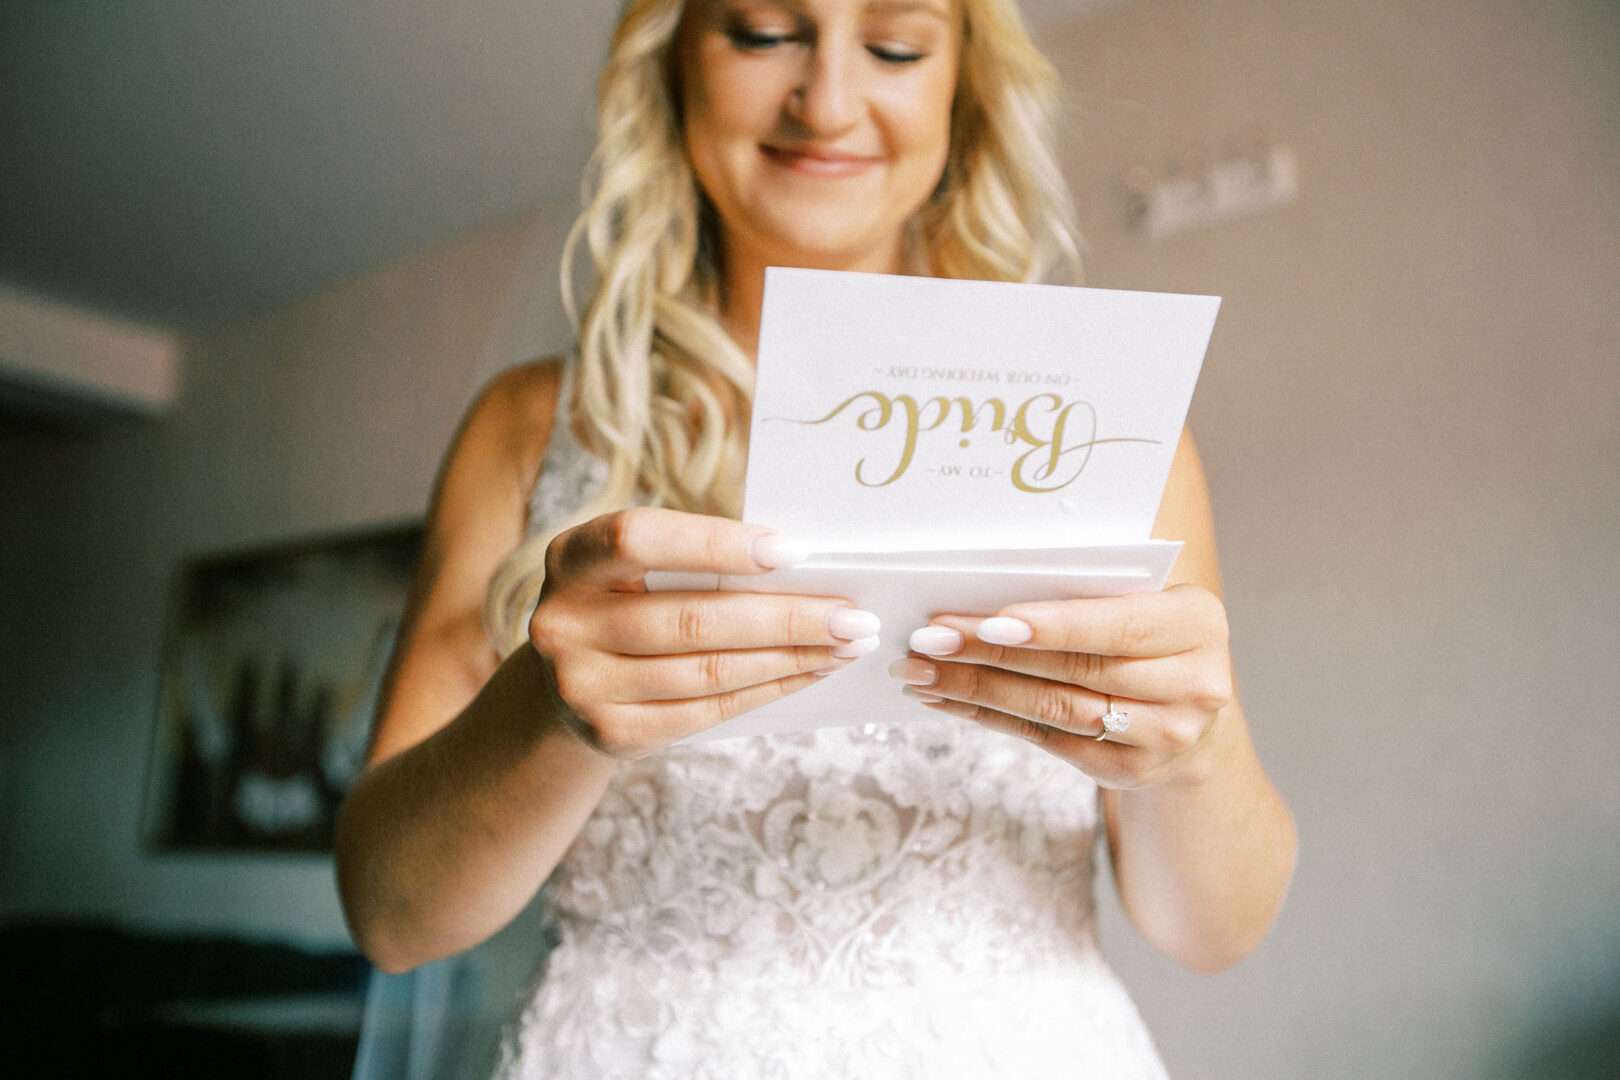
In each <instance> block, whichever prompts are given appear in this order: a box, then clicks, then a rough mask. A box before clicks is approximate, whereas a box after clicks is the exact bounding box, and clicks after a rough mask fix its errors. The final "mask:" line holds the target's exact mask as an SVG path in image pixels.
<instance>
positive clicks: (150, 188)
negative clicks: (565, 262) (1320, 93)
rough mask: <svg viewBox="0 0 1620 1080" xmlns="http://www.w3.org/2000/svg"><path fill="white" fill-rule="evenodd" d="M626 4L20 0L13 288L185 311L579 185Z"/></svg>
mask: <svg viewBox="0 0 1620 1080" xmlns="http://www.w3.org/2000/svg"><path fill="white" fill-rule="evenodd" d="M1113 2H1117V0H1022V6H1023V8H1024V10H1025V12H1026V14H1027V16H1028V17H1029V19H1030V21H1031V23H1032V24H1033V25H1035V26H1036V27H1037V28H1050V27H1052V26H1055V25H1057V24H1059V23H1062V22H1065V21H1067V20H1070V19H1074V18H1078V17H1082V16H1084V15H1086V14H1090V13H1092V12H1094V11H1096V10H1099V9H1101V8H1103V7H1107V6H1111V3H1113ZM618 6H619V5H618V3H617V2H616V0H550V2H542V0H475V2H471V3H463V4H454V5H452V4H446V3H430V2H427V0H392V2H390V3H386V4H384V3H380V2H375V0H366V2H361V0H276V2H269V0H261V2H255V3H236V2H229V3H225V2H218V0H126V2H107V3H92V2H89V0H84V2H77V3H62V2H56V0H13V2H11V3H6V4H3V5H0V284H9V285H13V286H16V287H19V288H22V289H25V290H29V291H33V292H36V293H40V294H44V295H48V296H51V297H54V298H56V299H60V300H66V301H69V302H72V303H77V304H81V305H84V306H86V307H90V308H93V309H96V310H100V311H103V312H107V313H111V314H118V315H123V316H126V317H131V318H135V319H139V320H142V321H145V322H148V323H151V324H154V325H158V326H164V327H171V328H186V327H190V326H196V325H200V324H204V323H207V322H210V321H213V320H215V319H218V318H221V317H224V316H227V315H231V314H234V313H238V312H242V311H246V310H251V309H253V308H256V307H262V306H264V305H266V304H270V303H274V302H275V301H277V300H280V299H283V298H286V297H288V296H291V295H293V294H296V293H298V292H301V291H303V290H305V289H308V288H311V287H313V286H316V285H319V284H321V283H322V282H326V281H330V280H333V279H335V278H339V277H342V276H345V275H348V274H353V273H356V272H359V271H362V270H365V269H369V268H371V267H375V266H379V265H381V264H383V263H386V262H388V261H391V260H393V259H397V258H400V257H403V256H406V255H409V254H411V253H413V252H416V251H420V250H422V249H424V248H427V247H429V246H431V245H433V244H435V243H439V242H441V241H444V240H447V239H450V238H453V237H455V236H458V235H460V234H462V233H465V232H467V231H468V230H470V229H473V228H475V227H477V226H479V225H481V224H484V223H487V222H491V221H494V220H497V219H499V218H502V217H506V216H509V215H512V214H516V213H518V212H520V211H522V210H523V209H524V208H525V207H528V206H531V205H534V204H535V203H537V202H540V201H543V200H551V199H571V198H573V197H574V192H575V191H576V190H577V185H578V180H579V173H580V168H581V166H582V164H583V162H584V158H585V155H586V153H587V152H588V149H589V145H590V131H591V92H592V84H593V81H594V78H595V72H596V68H597V65H598V63H599V62H600V59H601V57H602V55H603V53H604V51H605V47H606V40H607V35H608V32H609V29H610V27H611V24H612V21H613V18H614V16H615V13H616V11H617V9H618Z"/></svg>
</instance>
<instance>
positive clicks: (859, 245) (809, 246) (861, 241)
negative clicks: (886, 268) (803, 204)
mask: <svg viewBox="0 0 1620 1080" xmlns="http://www.w3.org/2000/svg"><path fill="white" fill-rule="evenodd" d="M903 228H904V226H903V225H896V226H894V227H892V228H884V229H880V228H872V227H866V226H864V223H863V226H852V225H851V223H850V222H849V221H848V220H847V218H842V217H840V218H837V219H831V220H829V216H827V215H816V214H804V215H802V216H800V217H798V218H796V219H795V220H793V221H792V222H784V223H781V224H780V227H778V228H775V229H770V230H762V232H764V233H766V234H767V235H768V236H769V238H770V240H769V244H768V249H769V250H770V252H771V258H772V263H773V265H776V266H802V267H805V268H806V269H811V270H839V269H844V268H846V267H866V266H870V265H872V264H874V263H881V262H883V261H884V260H886V259H887V258H888V257H889V256H890V255H891V254H892V253H893V252H895V251H896V250H897V248H898V245H897V239H896V238H897V237H898V236H899V235H900V233H901V231H902V230H903Z"/></svg>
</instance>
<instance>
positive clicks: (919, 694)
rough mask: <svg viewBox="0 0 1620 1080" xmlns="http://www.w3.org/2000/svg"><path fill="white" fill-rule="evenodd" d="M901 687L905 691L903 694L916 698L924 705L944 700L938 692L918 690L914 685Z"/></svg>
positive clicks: (935, 703) (936, 703)
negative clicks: (931, 692) (929, 692)
mask: <svg viewBox="0 0 1620 1080" xmlns="http://www.w3.org/2000/svg"><path fill="white" fill-rule="evenodd" d="M901 689H902V690H904V691H905V695H906V696H907V697H909V698H915V699H916V700H918V701H920V702H922V703H923V704H924V705H938V704H939V703H940V702H942V701H944V700H945V699H944V698H942V697H940V696H939V695H938V694H928V693H924V692H923V691H921V690H918V689H917V688H916V687H915V686H905V687H902V688H901Z"/></svg>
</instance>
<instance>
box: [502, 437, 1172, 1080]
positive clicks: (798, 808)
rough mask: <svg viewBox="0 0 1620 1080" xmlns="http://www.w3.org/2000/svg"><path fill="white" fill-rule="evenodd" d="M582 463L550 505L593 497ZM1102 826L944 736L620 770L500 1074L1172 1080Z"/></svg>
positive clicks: (759, 750) (837, 732)
mask: <svg viewBox="0 0 1620 1080" xmlns="http://www.w3.org/2000/svg"><path fill="white" fill-rule="evenodd" d="M576 453H577V454H578V456H581V457H588V456H589V455H587V454H585V453H584V452H583V451H582V450H578V449H577V443H574V442H573V440H572V439H571V438H570V437H567V436H566V435H565V437H564V439H563V440H561V441H559V442H554V445H553V449H552V452H551V454H550V455H549V456H548V461H547V464H546V467H545V469H544V470H543V472H542V476H541V481H540V487H541V488H547V487H548V485H549V488H550V490H548V491H545V492H542V491H539V490H537V493H536V500H537V504H538V503H539V501H540V500H541V499H542V498H544V499H545V500H547V502H546V507H545V508H546V509H547V510H550V511H553V512H555V510H556V509H557V508H559V507H560V508H561V509H562V510H563V511H564V512H566V511H567V510H571V509H572V508H573V507H574V506H577V505H579V503H578V501H577V500H578V499H581V498H583V497H585V496H586V495H588V493H589V489H588V488H586V487H584V486H583V484H584V483H588V482H590V480H589V477H588V476H587V470H585V469H583V468H581V467H580V466H578V465H577V464H571V463H569V462H567V461H561V462H558V461H556V459H557V458H559V457H564V458H566V457H570V456H573V455H574V454H576ZM554 465H555V466H556V467H555V468H554V467H553V466H554ZM580 477H585V480H584V481H581V480H580V479H579V478H580ZM596 482H598V483H599V482H600V481H599V480H597V481H596ZM575 484H581V486H577V487H575V486H573V485H575ZM565 485H567V486H565ZM568 487H572V490H571V491H570V490H568ZM570 497H571V498H572V499H574V500H576V501H572V502H570V501H569V499H570ZM536 509H537V510H538V509H539V506H538V505H537V507H536ZM531 520H533V521H536V522H539V521H544V520H546V519H545V518H542V517H539V516H538V515H537V516H536V517H534V518H532V519H531ZM835 677H836V676H835ZM1097 823H1098V803H1097V790H1096V787H1095V785H1093V784H1092V783H1091V781H1090V780H1088V779H1087V778H1086V777H1085V776H1083V775H1082V774H1080V773H1079V772H1077V771H1075V770H1074V769H1073V768H1072V767H1070V766H1068V765H1065V764H1063V763H1062V762H1060V761H1058V760H1057V759H1056V758H1054V757H1051V756H1050V755H1048V754H1045V753H1043V752H1042V751H1040V750H1039V749H1037V748H1036V747H1033V746H1031V745H1029V744H1027V743H1024V742H1021V741H1018V740H1014V739H1010V738H1007V737H1005V736H1002V735H998V734H996V733H993V732H990V731H987V730H985V729H982V728H979V727H976V726H974V725H972V724H968V723H965V722H963V721H959V720H955V719H953V718H950V717H943V716H941V717H924V718H922V719H919V720H916V721H913V722H909V723H906V724H903V725H882V726H880V725H871V724H868V725H865V726H851V727H833V728H826V729H822V730H819V731H814V732H808V733H799V734H793V735H773V736H756V737H751V738H738V739H728V740H719V741H715V742H705V743H700V744H697V745H694V746H675V747H671V748H669V749H667V750H665V751H662V752H660V753H657V754H654V755H651V756H649V757H647V758H645V759H643V760H641V761H637V762H633V763H628V764H625V765H621V766H620V767H619V770H618V772H617V773H616V774H615V777H614V780H613V782H612V783H611V784H610V786H609V788H608V790H607V792H606V794H605V795H604V796H603V798H602V800H601V802H600V803H599V804H598V806H597V808H596V810H595V812H594V813H593V815H592V816H591V818H590V819H589V821H587V823H586V825H585V827H584V828H583V830H582V831H581V832H580V835H579V836H578V838H577V839H576V840H575V842H574V844H573V846H572V848H571V849H570V850H569V852H568V854H567V856H566V857H565V858H564V860H563V862H562V864H561V865H560V866H559V867H558V870H557V873H556V874H555V875H554V876H553V878H552V880H551V882H550V883H549V884H548V885H547V894H546V900H545V912H546V916H547V918H548V920H549V922H550V923H551V925H552V927H553V928H554V929H555V931H556V933H557V934H558V935H559V938H560V943H559V945H558V946H557V948H556V949H555V950H554V951H553V952H552V954H551V956H550V958H549V960H548V962H547V965H546V969H545V971H544V973H543V974H542V975H541V977H540V979H539V981H538V982H537V984H536V987H535V989H534V992H533V994H532V995H531V997H530V998H529V1000H528V1001H527V1002H526V1003H525V1005H524V1008H523V1010H522V1013H521V1015H520V1016H519V1018H518V1020H517V1022H516V1023H515V1024H514V1025H513V1026H512V1028H511V1029H510V1030H509V1032H508V1035H507V1038H506V1040H505V1044H504V1046H503V1050H502V1062H501V1066H500V1069H499V1073H498V1075H499V1076H500V1077H501V1078H502V1080H554V1078H556V1080H560V1078H570V1080H606V1078H609V1077H627V1078H628V1077H636V1078H648V1080H698V1078H710V1077H712V1078H715V1080H720V1078H724V1080H742V1078H761V1080H764V1078H780V1080H809V1078H820V1077H827V1078H833V1077H837V1078H840V1080H845V1078H851V1077H862V1078H867V1077H873V1078H890V1077H892V1078H896V1080H899V1078H913V1077H914V1078H918V1080H920V1078H923V1077H927V1078H939V1077H946V1078H951V1077H962V1078H968V1077H973V1078H994V1077H1009V1078H1010V1077H1018V1078H1020V1080H1025V1078H1046V1077H1052V1078H1057V1077H1065V1078H1073V1077H1132V1078H1135V1077H1142V1078H1148V1077H1162V1076H1163V1066H1162V1065H1161V1064H1160V1062H1159V1058H1158V1056H1157V1054H1156V1052H1155V1051H1154V1049H1153V1046H1152V1043H1151V1040H1150V1039H1149V1037H1148V1035H1147V1032H1146V1030H1145V1028H1144V1026H1143V1025H1142V1022H1141V1019H1140V1017H1139V1016H1138V1015H1137V1013H1136V1010H1135V1007H1134V1006H1133V1005H1132V1004H1131V1002H1130V1000H1129V998H1128V996H1127V995H1126V994H1125V992H1124V990H1123V989H1122V988H1121V987H1120V985H1119V983H1118V981H1117V980H1116V979H1115V978H1114V976H1113V973H1112V972H1111V971H1110V970H1109V969H1108V967H1107V966H1106V964H1105V963H1104V962H1103V960H1102V958H1101V956H1100V955H1099V954H1098V952H1097V948H1096V937H1095V928H1094V921H1093V910H1092V903H1091V884H1092V855H1093V850H1094V846H1095V838H1096V829H1097Z"/></svg>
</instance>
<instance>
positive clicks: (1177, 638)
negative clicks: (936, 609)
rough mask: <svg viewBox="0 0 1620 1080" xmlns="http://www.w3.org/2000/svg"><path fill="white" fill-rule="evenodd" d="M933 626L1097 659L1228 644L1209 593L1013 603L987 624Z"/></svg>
mask: <svg viewBox="0 0 1620 1080" xmlns="http://www.w3.org/2000/svg"><path fill="white" fill-rule="evenodd" d="M934 622H936V623H940V624H942V625H946V626H951V627H953V628H955V629H958V630H962V631H963V633H964V635H966V634H969V633H971V634H972V635H974V636H975V637H977V638H979V639H980V640H984V641H986V642H987V643H989V644H995V645H1008V646H1015V647H1018V648H1027V649H1048V650H1052V651H1057V652H1074V653H1093V654H1096V655H1099V656H1135V657H1155V656H1174V655H1176V654H1178V653H1183V652H1188V651H1190V650H1192V649H1196V648H1198V647H1199V646H1202V645H1207V644H1209V643H1211V642H1212V641H1224V640H1225V639H1226V633H1227V628H1226V609H1225V607H1224V606H1223V605H1222V604H1221V602H1220V600H1219V599H1217V598H1216V597H1215V595H1214V594H1213V593H1211V592H1209V591H1208V590H1207V589H1202V588H1199V587H1198V586H1196V585H1176V586H1172V587H1171V588H1169V589H1166V590H1164V591H1163V592H1156V593H1133V594H1131V595H1129V596H1107V597H1095V598H1089V599H1080V600H1046V601H1037V602H1034V603H1026V604H1011V605H1008V606H1007V607H1004V608H1002V609H1001V610H999V611H997V612H996V614H995V616H994V617H992V618H989V619H966V620H964V619H963V618H962V617H960V616H940V617H938V618H936V619H935V620H934Z"/></svg>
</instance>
